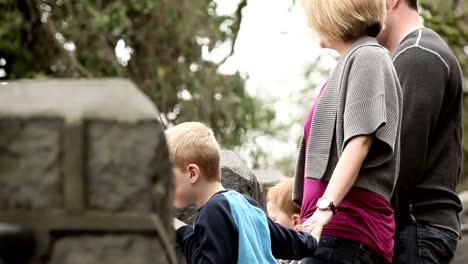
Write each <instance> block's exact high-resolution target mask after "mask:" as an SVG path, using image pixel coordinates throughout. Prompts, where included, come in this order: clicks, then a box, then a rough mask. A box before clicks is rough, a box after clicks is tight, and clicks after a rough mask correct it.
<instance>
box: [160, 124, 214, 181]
mask: <svg viewBox="0 0 468 264" xmlns="http://www.w3.org/2000/svg"><path fill="white" fill-rule="evenodd" d="M165 134H166V139H167V144H168V147H169V153H170V155H171V159H172V162H174V165H175V166H176V167H177V168H179V169H181V170H184V171H185V169H186V167H187V166H188V165H189V164H196V165H197V166H198V167H199V168H200V171H201V173H202V175H203V176H204V178H205V179H207V180H216V181H220V179H221V177H220V175H221V173H220V150H219V145H218V142H217V141H216V139H215V137H214V134H213V131H212V130H211V129H210V128H209V127H207V126H205V125H204V124H202V123H200V122H185V123H181V124H178V125H176V126H174V127H171V128H169V129H167V130H166V131H165Z"/></svg>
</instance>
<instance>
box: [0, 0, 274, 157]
mask: <svg viewBox="0 0 468 264" xmlns="http://www.w3.org/2000/svg"><path fill="white" fill-rule="evenodd" d="M245 5H246V0H241V1H240V3H239V6H238V10H237V12H235V13H234V15H233V16H219V15H217V14H216V11H215V10H216V2H215V1H213V0H198V1H167V0H114V1H109V0H95V1H82V0H25V1H16V0H2V1H0V17H1V18H2V23H0V40H1V41H0V59H1V58H3V59H4V60H5V61H6V65H4V66H2V65H0V67H3V70H4V71H5V72H6V76H5V77H6V78H7V79H17V78H39V77H47V78H63V77H126V78H130V79H132V80H133V81H134V82H135V83H136V84H137V85H138V86H139V87H140V88H141V90H142V91H144V92H145V93H146V94H147V95H148V96H150V98H152V100H153V101H154V102H155V103H156V105H157V106H158V108H159V110H160V111H161V116H162V118H163V120H164V119H165V120H167V122H168V123H169V124H177V123H180V122H183V121H188V120H198V121H203V122H205V123H207V124H208V125H210V126H211V127H212V128H213V130H214V132H215V134H216V135H217V137H218V139H220V141H221V144H222V145H223V147H226V148H231V147H233V146H238V145H241V144H242V143H244V142H245V140H246V136H245V134H246V132H247V131H250V130H253V131H255V130H259V131H264V132H265V133H270V134H271V133H272V131H270V130H271V129H270V127H269V124H270V121H272V120H273V118H274V112H273V110H272V109H269V108H266V107H265V106H264V105H263V103H262V102H261V101H260V100H259V99H257V98H255V97H252V96H251V95H249V94H248V93H246V91H245V89H244V82H245V78H243V77H242V76H241V75H240V74H239V73H235V74H233V75H224V74H221V73H219V71H218V67H219V63H214V62H211V61H206V60H204V59H203V58H202V49H207V50H212V49H213V48H215V47H217V46H219V45H220V44H222V43H226V42H227V43H229V42H230V43H234V42H235V39H236V36H237V32H238V30H239V25H240V20H241V15H240V14H241V11H242V8H243V7H244V6H245ZM118 43H119V45H122V46H125V48H126V49H127V50H130V56H131V57H130V59H129V60H123V59H122V58H118V57H117V56H116V53H115V48H116V46H117V44H118ZM123 44H125V45H123Z"/></svg>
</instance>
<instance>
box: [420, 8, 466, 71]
mask: <svg viewBox="0 0 468 264" xmlns="http://www.w3.org/2000/svg"><path fill="white" fill-rule="evenodd" d="M420 4H421V7H422V8H423V12H422V14H423V17H424V20H425V26H427V27H429V28H432V29H433V30H434V31H436V32H437V33H439V34H440V35H441V36H442V37H443V38H444V39H445V41H447V43H448V44H449V46H450V48H451V49H452V50H453V52H454V53H455V56H457V58H458V60H459V62H460V65H461V68H462V71H463V74H464V75H465V76H468V56H467V51H468V3H467V2H466V1H463V0H422V1H420Z"/></svg>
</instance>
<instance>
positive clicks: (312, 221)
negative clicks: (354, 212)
mask: <svg viewBox="0 0 468 264" xmlns="http://www.w3.org/2000/svg"><path fill="white" fill-rule="evenodd" d="M332 216H333V212H332V211H331V210H318V209H317V210H315V212H314V214H313V215H312V216H311V217H310V218H309V219H307V221H305V222H304V223H303V224H302V230H303V231H306V232H307V233H312V231H313V230H314V229H315V227H316V226H322V227H323V226H324V225H326V224H328V223H330V221H331V219H332Z"/></svg>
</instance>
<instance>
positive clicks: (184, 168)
mask: <svg viewBox="0 0 468 264" xmlns="http://www.w3.org/2000/svg"><path fill="white" fill-rule="evenodd" d="M166 137H167V142H168V146H169V152H170V154H171V158H172V161H173V164H174V176H175V201H174V202H175V206H176V207H177V208H183V207H186V206H188V205H190V204H194V205H195V206H196V207H197V208H198V215H197V217H196V219H195V222H194V224H193V226H189V225H185V224H184V223H183V222H181V221H180V220H178V219H174V227H175V229H176V235H177V243H178V244H179V245H180V247H181V249H182V251H183V253H184V255H185V257H186V259H187V262H188V263H189V264H190V263H216V264H217V263H223V264H228V263H246V264H256V263H258V264H268V263H272V264H273V263H276V260H275V258H278V259H301V258H304V257H306V256H311V255H313V254H314V252H315V249H316V247H317V241H318V239H319V237H320V233H321V228H317V229H314V231H313V232H312V233H313V234H314V236H315V237H313V236H311V235H309V234H307V233H305V232H296V231H294V230H292V229H289V228H286V227H283V226H281V225H279V224H276V223H274V222H273V221H271V220H270V219H268V218H267V216H266V215H265V213H264V212H263V210H262V209H261V208H260V206H259V205H258V204H257V203H256V202H255V201H254V200H253V199H252V198H250V197H247V196H244V195H242V194H240V193H238V192H236V191H231V190H225V189H224V188H223V186H222V185H221V181H220V177H221V170H220V154H219V152H220V151H219V146H218V143H217V142H216V139H215V138H214V136H213V132H212V131H211V129H209V128H208V127H206V126H205V125H203V124H201V123H197V122H187V123H182V124H179V125H177V126H175V127H172V128H170V129H168V130H167V131H166Z"/></svg>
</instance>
